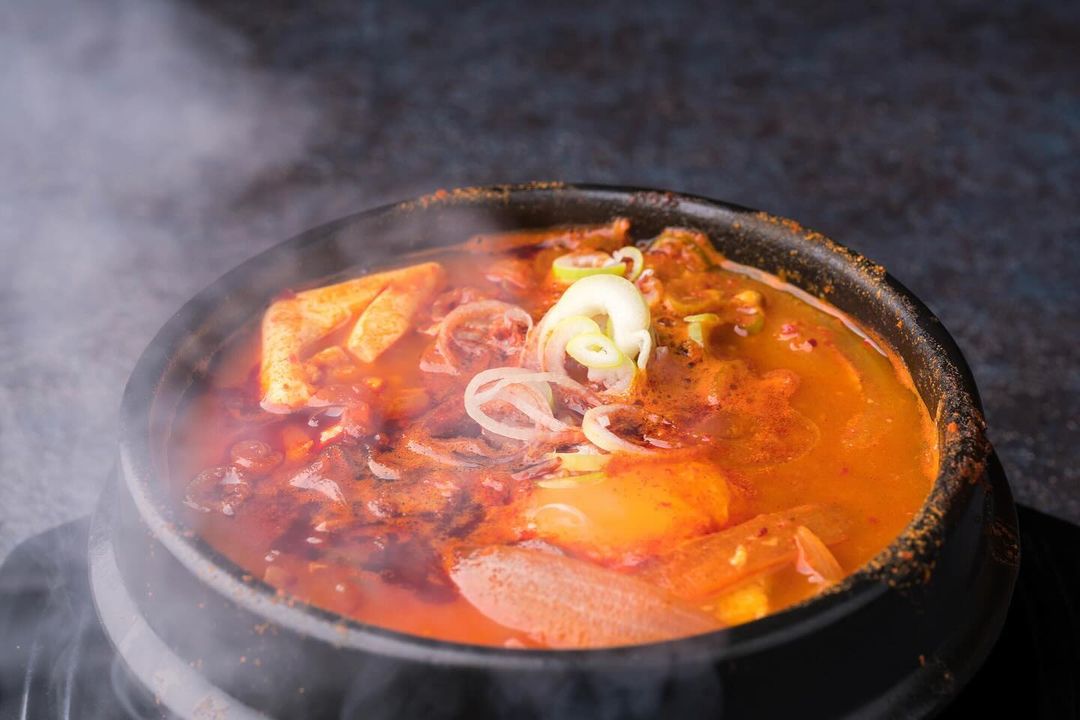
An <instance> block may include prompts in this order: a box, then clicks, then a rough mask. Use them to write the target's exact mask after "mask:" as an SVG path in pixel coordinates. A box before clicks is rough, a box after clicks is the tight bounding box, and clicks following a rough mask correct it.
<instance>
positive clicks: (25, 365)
mask: <svg viewBox="0 0 1080 720" xmlns="http://www.w3.org/2000/svg"><path fill="white" fill-rule="evenodd" d="M308 95H309V93H308V92H307V90H306V88H305V87H304V86H303V85H302V84H301V83H299V82H298V81H296V80H295V79H293V78H289V77H282V76H280V75H273V76H272V75H268V74H266V73H265V72H263V71H260V70H257V69H253V67H252V66H251V64H250V63H249V60H248V57H247V55H246V46H245V45H244V43H243V42H242V41H241V40H240V39H239V38H238V37H236V36H234V35H232V34H230V33H229V32H228V31H226V30H224V29H222V28H221V27H218V26H216V25H214V24H213V23H211V22H210V21H209V20H207V19H206V18H204V17H202V16H200V15H198V14H196V12H195V11H193V10H192V9H190V8H188V7H185V6H181V5H179V4H176V3H170V2H166V1H165V0H85V1H83V2H77V3H67V2H61V1H60V0H12V1H11V2H7V3H4V4H3V5H2V6H0V97H2V98H3V110H2V112H0V263H2V265H0V267H3V269H4V272H3V282H2V283H0V302H2V303H3V306H4V309H5V313H4V316H3V320H2V321H0V322H2V324H0V478H2V481H0V505H2V506H3V507H5V508H8V509H12V508H17V509H19V512H11V511H8V512H5V513H4V514H3V518H4V519H3V521H2V524H0V559H2V558H3V557H4V556H6V555H7V553H8V552H10V550H11V548H12V547H13V546H14V545H15V544H16V543H17V542H19V541H20V540H21V539H24V538H25V537H27V536H29V535H30V534H33V533H35V532H38V531H40V530H42V529H44V528H45V527H48V526H51V525H54V524H56V523H59V522H62V521H64V520H67V519H70V518H73V517H76V516H79V515H83V514H85V513H87V512H88V511H89V510H90V509H91V508H92V506H93V503H94V501H95V499H96V498H97V496H98V493H99V490H100V487H101V485H102V483H103V481H104V480H105V478H106V476H107V474H108V473H109V472H110V470H111V466H112V463H113V461H114V457H115V453H116V436H115V426H116V417H117V406H118V402H119V398H120V394H121V390H122V388H123V383H124V380H125V378H126V376H127V374H128V372H129V371H130V369H131V367H132V365H133V364H134V361H135V359H136V357H137V356H138V353H139V352H140V351H141V350H142V348H143V347H144V346H145V345H146V343H147V342H148V341H149V339H150V338H151V337H152V335H153V333H154V332H155V331H156V329H157V328H158V327H159V326H160V325H161V324H162V322H163V321H164V320H165V319H166V318H167V317H168V316H169V314H170V313H171V312H172V311H174V310H175V308H177V307H179V305H180V304H182V302H183V301H184V300H186V299H187V298H188V297H189V296H190V295H192V294H193V293H194V292H195V291H197V290H198V289H199V288H201V287H202V286H204V285H205V284H207V283H208V282H209V281H211V280H212V279H213V278H214V277H216V276H217V275H218V274H220V273H221V272H222V271H223V270H224V269H226V268H227V267H229V266H231V265H233V264H235V263H236V262H238V261H239V260H241V259H242V258H243V257H245V256H247V255H250V254H251V253H252V252H254V251H255V250H257V249H259V244H258V243H259V242H261V243H262V245H263V246H265V245H267V244H270V243H271V242H273V241H276V240H279V239H281V238H283V237H287V236H288V234H290V233H291V232H293V231H295V230H298V229H300V228H299V227H276V228H274V229H272V230H270V231H267V233H266V237H263V238H260V240H259V241H257V242H251V240H250V238H248V239H247V241H246V242H245V243H233V244H232V245H230V244H229V242H228V239H229V238H228V237H227V233H228V231H229V224H228V219H229V216H230V212H231V210H232V209H233V205H234V204H235V203H236V201H237V199H238V198H239V197H240V196H241V195H242V194H243V193H244V191H245V190H246V189H247V188H249V187H250V186H251V185H252V183H254V182H257V181H258V180H259V179H260V178H262V177H265V176H266V175H267V174H269V173H272V172H274V171H275V170H279V169H281V168H284V167H287V166H288V165H289V164H290V162H294V161H295V160H297V159H298V158H299V157H300V156H301V154H302V153H303V152H304V150H305V147H306V145H307V141H308V139H309V138H310V137H311V135H312V130H313V128H314V127H315V120H316V111H315V110H314V109H313V108H314V105H313V104H312V102H311V98H310V97H308ZM296 222H297V223H298V224H304V223H307V222H310V220H308V219H306V218H298V219H297V220H296ZM234 224H235V222H234ZM57 389H60V390H62V392H57ZM46 391H48V392H46ZM31 467H32V468H34V469H35V470H34V472H33V473H26V470H25V469H26V468H31Z"/></svg>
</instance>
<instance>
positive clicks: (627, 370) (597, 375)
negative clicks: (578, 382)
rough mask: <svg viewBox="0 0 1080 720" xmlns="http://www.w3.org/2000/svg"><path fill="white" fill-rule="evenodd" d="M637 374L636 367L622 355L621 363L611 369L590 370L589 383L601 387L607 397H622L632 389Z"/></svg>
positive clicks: (638, 372)
mask: <svg viewBox="0 0 1080 720" xmlns="http://www.w3.org/2000/svg"><path fill="white" fill-rule="evenodd" d="M639 374H640V371H639V370H638V368H637V365H635V364H634V362H633V361H632V360H630V358H628V357H626V356H625V355H623V362H622V363H621V364H619V365H616V366H615V367H613V368H606V369H600V368H590V369H589V381H590V382H595V383H599V384H601V385H603V386H604V393H606V394H608V395H624V394H626V393H628V392H630V390H631V389H632V388H633V387H634V381H635V380H637V379H638V377H639Z"/></svg>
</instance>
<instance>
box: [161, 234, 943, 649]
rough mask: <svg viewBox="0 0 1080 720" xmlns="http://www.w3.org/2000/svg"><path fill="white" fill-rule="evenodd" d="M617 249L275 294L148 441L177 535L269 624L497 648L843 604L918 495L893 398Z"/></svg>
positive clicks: (572, 245) (787, 310) (513, 240)
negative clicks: (376, 630)
mask: <svg viewBox="0 0 1080 720" xmlns="http://www.w3.org/2000/svg"><path fill="white" fill-rule="evenodd" d="M631 229H632V228H631V227H630V224H629V223H628V222H627V221H626V220H624V219H615V220H613V221H612V222H611V223H609V224H607V225H601V226H589V227H584V226H579V227H565V228H552V229H547V230H530V231H524V232H520V233H509V234H506V235H487V236H482V237H478V238H473V239H464V238H463V240H465V242H463V243H462V244H461V245H459V246H451V247H448V248H446V249H445V250H442V251H439V252H438V253H434V254H433V253H426V254H425V257H424V262H419V263H416V264H412V265H409V264H407V263H405V264H403V266H402V267H400V268H397V269H393V270H389V271H386V272H380V273H375V274H370V275H366V276H361V277H356V278H353V279H350V280H346V281H344V282H340V283H336V284H333V285H326V286H323V287H316V288H313V289H308V290H302V291H300V292H296V293H289V292H285V291H287V290H288V288H282V290H283V294H282V295H281V296H280V298H279V299H278V300H276V301H275V302H274V303H272V304H271V305H270V307H268V308H267V309H266V312H265V314H264V315H263V317H262V318H261V321H260V322H254V323H252V325H251V326H250V327H249V328H248V329H247V330H246V331H244V332H242V333H240V334H239V335H238V336H237V337H236V338H235V339H234V340H233V341H232V342H231V343H230V344H229V345H227V346H226V347H225V348H223V349H222V351H221V352H220V353H219V355H218V357H217V359H216V360H215V364H214V366H213V368H212V372H211V376H210V382H209V384H208V385H203V386H200V387H199V389H198V390H197V391H194V393H195V394H193V395H192V396H191V397H189V398H188V402H187V405H186V408H185V411H184V413H183V414H182V416H181V417H180V419H179V421H178V422H177V424H176V426H175V428H174V433H173V436H172V438H171V442H170V449H169V452H170V468H171V479H172V489H173V491H174V493H175V496H176V499H177V501H178V503H182V506H183V507H184V510H185V512H186V520H187V522H188V523H189V524H190V525H191V526H192V527H193V528H194V529H195V530H196V531H197V532H199V533H200V534H202V536H203V537H204V538H206V539H207V540H208V541H209V542H210V543H211V544H212V545H214V546H215V547H216V548H218V549H219V550H220V551H221V552H223V553H224V554H225V555H227V556H228V557H230V558H231V559H233V560H234V561H235V562H237V563H238V564H239V565H241V566H242V567H244V568H245V569H247V570H248V571H249V572H250V573H251V574H252V575H253V576H256V577H259V578H261V579H263V580H264V581H265V582H267V583H269V584H270V585H272V586H274V587H276V588H277V589H278V590H279V591H280V592H281V593H283V594H287V595H289V596H291V597H295V598H297V599H299V600H302V601H305V602H309V603H312V604H315V605H318V606H321V607H323V608H326V609H328V610H331V611H334V612H337V613H341V614H343V615H346V616H348V617H351V618H353V619H356V620H358V621H361V622H365V623H371V624H375V625H380V626H383V627H386V628H390V629H394V630H399V631H402V632H406V633H412V634H417V635H423V636H427V637H433V638H439V639H443V640H448V641H454V642H464V643H474V644H487V645H498V646H506V647H551V648H587V647H606V646H613V645H625V644H637V643H645V642H656V641H661V640H667V639H674V638H679V637H684V636H687V635H693V634H698V633H703V632H709V631H712V630H715V629H718V628H722V627H727V626H730V625H734V624H739V623H743V622H749V621H753V620H755V619H758V618H760V617H763V616H764V615H766V614H768V613H772V612H776V611H779V610H782V609H783V608H785V607H788V606H790V605H792V604H793V603H796V602H799V601H802V600H806V599H808V598H811V597H813V596H814V595H815V594H817V593H819V592H822V591H823V590H824V589H826V588H827V587H829V586H831V585H833V584H835V583H837V582H840V581H842V579H843V578H844V577H845V576H846V575H848V574H850V573H852V572H853V571H855V570H856V569H857V568H858V567H860V566H861V565H863V564H864V563H866V562H867V561H868V560H869V559H870V558H872V557H873V556H874V555H875V554H877V553H878V552H879V551H880V550H882V549H883V548H884V547H885V546H886V545H888V544H889V542H891V541H892V539H893V538H895V537H896V536H897V535H898V534H899V533H900V531H901V530H902V529H903V528H904V526H906V525H907V523H908V522H909V521H910V519H911V517H912V516H913V515H914V513H915V512H916V511H917V510H918V509H919V508H920V507H921V505H922V503H923V502H924V500H925V498H926V495H927V493H928V492H929V489H930V486H931V483H932V480H933V477H934V475H935V473H936V471H937V467H936V465H937V456H936V447H935V445H934V434H933V428H932V425H931V422H930V420H929V418H928V416H927V413H926V410H925V408H924V407H923V406H922V405H921V403H920V402H919V400H918V398H917V397H916V395H915V393H914V392H913V390H912V383H911V380H910V378H909V376H908V374H907V371H906V370H905V369H904V367H903V365H902V364H901V363H900V362H899V360H898V359H897V358H896V356H895V354H893V353H892V352H890V351H889V350H888V348H885V347H884V346H883V345H882V344H881V343H880V342H877V341H875V340H874V339H873V337H872V336H871V334H870V333H869V332H867V331H865V330H864V329H862V328H860V327H859V326H858V325H857V324H856V323H855V322H854V321H852V320H851V319H850V318H847V317H846V316H844V315H843V314H842V313H840V312H838V311H836V310H835V309H833V308H831V307H829V306H827V305H824V304H823V303H821V301H819V300H817V299H815V298H811V297H809V296H807V295H806V294H805V293H802V292H801V291H796V290H795V289H794V288H791V287H790V286H787V285H785V284H784V283H782V282H781V281H779V280H778V279H776V278H774V277H772V276H769V275H767V274H764V273H762V272H761V271H758V270H754V269H752V268H744V267H742V266H738V265H735V264H733V263H731V262H729V261H728V260H726V259H725V258H723V257H722V256H721V255H720V254H719V253H718V252H717V251H716V250H715V249H714V248H713V246H712V245H711V243H710V242H709V240H708V238H707V237H706V236H705V235H703V234H702V233H700V232H697V231H693V230H687V229H681V228H669V229H667V230H665V231H664V232H663V233H661V234H660V235H659V236H658V237H656V238H654V239H652V240H648V241H642V242H637V243H635V242H634V241H633V240H632V238H631V235H630V230H631Z"/></svg>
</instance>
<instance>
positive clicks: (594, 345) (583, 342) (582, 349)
mask: <svg viewBox="0 0 1080 720" xmlns="http://www.w3.org/2000/svg"><path fill="white" fill-rule="evenodd" d="M566 354H567V355H569V356H570V357H572V358H574V359H575V360H577V361H578V362H579V363H581V364H582V365H584V366H585V367H587V368H598V369H604V368H613V367H618V366H619V365H622V363H623V361H624V360H626V356H625V355H623V354H622V352H621V351H620V350H619V348H617V347H615V341H614V340H612V339H611V338H609V337H608V336H607V335H605V334H603V333H601V332H590V333H584V334H582V335H575V336H574V337H573V338H571V339H570V342H568V343H566Z"/></svg>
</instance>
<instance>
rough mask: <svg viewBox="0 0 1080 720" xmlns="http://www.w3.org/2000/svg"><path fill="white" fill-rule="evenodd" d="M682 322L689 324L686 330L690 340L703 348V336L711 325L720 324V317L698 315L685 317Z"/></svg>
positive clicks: (710, 314)
mask: <svg viewBox="0 0 1080 720" xmlns="http://www.w3.org/2000/svg"><path fill="white" fill-rule="evenodd" d="M683 321H684V322H688V323H690V327H689V328H688V330H687V332H688V334H689V335H690V339H691V340H693V341H694V342H696V343H697V344H698V345H700V346H701V347H705V334H706V332H707V331H708V330H709V329H710V328H712V326H713V325H716V324H717V323H719V322H720V316H719V315H717V314H716V313H699V314H697V315H687V316H686V317H684V318H683Z"/></svg>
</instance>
